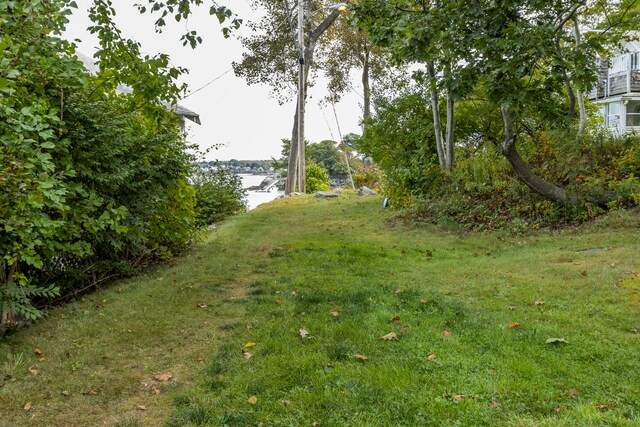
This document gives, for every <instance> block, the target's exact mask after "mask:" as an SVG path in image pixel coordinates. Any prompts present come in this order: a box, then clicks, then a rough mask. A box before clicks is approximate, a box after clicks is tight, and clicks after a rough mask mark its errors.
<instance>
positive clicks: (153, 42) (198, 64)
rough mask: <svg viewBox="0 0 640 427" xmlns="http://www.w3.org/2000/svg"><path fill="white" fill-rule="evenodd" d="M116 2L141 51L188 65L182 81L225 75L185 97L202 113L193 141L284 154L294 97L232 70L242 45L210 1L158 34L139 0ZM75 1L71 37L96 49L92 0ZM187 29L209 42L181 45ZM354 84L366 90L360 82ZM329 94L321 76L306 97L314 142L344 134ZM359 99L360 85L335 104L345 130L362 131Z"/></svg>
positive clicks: (253, 15)
mask: <svg viewBox="0 0 640 427" xmlns="http://www.w3.org/2000/svg"><path fill="white" fill-rule="evenodd" d="M113 3H114V6H115V8H116V11H117V15H116V22H117V24H118V26H119V27H120V29H121V30H122V32H123V35H124V36H125V37H128V38H132V39H135V40H137V41H138V42H140V43H141V44H142V49H143V52H145V53H148V54H156V53H167V54H169V55H170V56H171V60H172V63H173V64H174V65H177V66H181V67H184V68H187V69H189V70H190V73H189V75H187V76H186V78H185V79H184V80H185V81H186V83H187V84H188V85H189V89H190V90H191V91H195V90H196V89H198V88H200V87H202V86H204V85H206V84H207V83H208V82H210V81H212V80H213V79H215V78H217V77H220V76H222V77H220V78H219V79H218V80H216V81H215V82H213V83H211V84H210V85H209V86H207V87H206V88H204V89H202V90H201V91H199V92H197V93H194V94H193V95H192V96H190V97H188V98H187V99H184V100H183V101H181V102H180V104H182V105H184V106H185V107H187V108H189V109H191V110H193V111H195V112H197V113H199V114H200V118H201V120H202V126H198V125H196V124H192V125H191V126H190V129H189V140H190V141H192V142H195V143H197V144H198V145H199V146H200V148H201V149H206V148H208V147H211V146H213V145H215V144H224V146H223V147H221V148H219V149H217V150H212V151H211V152H210V153H209V154H208V155H207V159H208V160H214V159H219V160H229V159H239V160H260V159H269V158H271V157H275V158H278V157H280V150H281V145H282V143H281V139H282V138H290V137H291V128H292V125H293V114H294V112H295V102H291V103H288V104H285V105H279V104H278V102H277V101H276V100H275V99H272V98H270V97H269V88H268V87H266V86H257V85H253V86H249V85H247V84H246V83H245V81H244V79H242V78H239V77H236V76H235V75H234V73H233V71H230V70H231V63H232V62H233V61H239V60H240V59H241V54H242V46H241V44H240V42H239V41H238V40H236V39H235V38H233V36H232V37H231V38H230V39H225V38H224V37H223V36H222V33H221V31H220V25H219V24H218V20H217V19H216V18H215V17H211V16H209V14H208V7H202V8H199V9H197V10H196V11H195V13H193V14H192V16H191V18H190V19H189V21H188V22H186V23H185V22H184V21H182V22H175V20H173V19H172V20H171V21H168V25H167V27H165V29H164V30H163V33H162V34H157V33H156V32H155V30H154V26H153V22H154V17H153V16H150V15H149V14H147V15H140V14H139V13H138V12H137V10H136V9H135V8H134V7H133V4H134V3H136V2H128V1H124V0H116V1H114V2H113ZM229 3H230V5H231V7H232V8H233V11H234V12H235V13H236V14H237V15H239V16H240V17H241V18H243V19H244V20H245V21H247V20H257V19H258V18H259V16H260V11H253V10H251V8H250V7H249V3H248V1H247V0H245V1H235V2H229ZM77 4H78V10H77V11H76V12H75V13H74V15H73V16H72V18H71V22H70V24H69V25H68V28H67V32H66V33H65V37H66V38H69V39H76V38H77V39H80V40H82V42H81V43H78V51H80V52H82V53H84V54H85V55H88V56H92V55H93V52H94V51H95V49H96V46H97V44H98V43H97V40H96V39H95V38H94V37H93V36H92V35H91V34H89V33H88V31H86V28H87V27H88V26H89V24H90V22H89V20H88V18H87V12H86V10H87V8H88V7H89V5H90V4H91V0H79V1H77ZM186 28H189V29H190V30H197V31H198V33H199V34H200V35H201V36H202V38H203V39H204V43H203V44H202V45H200V46H199V47H197V48H196V49H195V50H193V49H191V48H190V47H183V46H182V44H181V43H180V36H181V35H182V34H183V33H184V32H185V29H186ZM247 31H248V29H247V28H243V29H241V30H240V34H247ZM225 73H226V74H225ZM356 82H357V79H356ZM356 91H360V93H361V89H360V88H358V87H356ZM323 95H324V94H323V84H321V83H318V84H316V86H315V87H314V88H312V89H311V92H310V96H311V99H309V100H308V101H307V122H306V138H307V139H308V140H309V141H311V142H318V141H321V140H323V139H332V138H331V133H330V130H329V129H331V132H333V136H334V138H333V139H338V130H337V126H336V120H335V117H334V114H333V110H332V109H331V107H330V106H329V107H324V108H323V109H320V107H319V106H318V100H319V99H321V98H322V96H323ZM361 100H362V98H361V97H360V95H359V94H357V93H355V92H354V93H351V94H347V95H346V96H345V98H344V100H343V101H342V102H341V103H340V104H338V105H337V106H336V111H337V114H338V120H339V125H340V130H341V131H342V134H346V133H349V132H354V133H360V126H359V124H358V123H359V118H360V117H361V115H362V112H361V110H362V108H361ZM323 111H324V115H323ZM325 116H326V120H325ZM327 121H328V122H329V123H328V125H327ZM189 123H191V122H189Z"/></svg>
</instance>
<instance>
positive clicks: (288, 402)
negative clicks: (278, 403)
mask: <svg viewBox="0 0 640 427" xmlns="http://www.w3.org/2000/svg"><path fill="white" fill-rule="evenodd" d="M282 404H283V405H285V406H286V405H290V404H291V401H290V400H287V399H284V400H283V401H282Z"/></svg>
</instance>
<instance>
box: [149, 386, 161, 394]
mask: <svg viewBox="0 0 640 427" xmlns="http://www.w3.org/2000/svg"><path fill="white" fill-rule="evenodd" d="M151 390H152V391H153V394H155V395H158V394H160V389H159V388H158V387H156V386H153V387H151Z"/></svg>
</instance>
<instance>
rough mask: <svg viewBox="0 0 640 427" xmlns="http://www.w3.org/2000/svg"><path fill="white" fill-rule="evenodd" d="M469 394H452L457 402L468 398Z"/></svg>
mask: <svg viewBox="0 0 640 427" xmlns="http://www.w3.org/2000/svg"><path fill="white" fill-rule="evenodd" d="M467 397H468V396H467V395H466V394H454V395H453V396H451V398H452V399H453V400H455V401H456V402H459V401H461V400H464V399H466V398H467Z"/></svg>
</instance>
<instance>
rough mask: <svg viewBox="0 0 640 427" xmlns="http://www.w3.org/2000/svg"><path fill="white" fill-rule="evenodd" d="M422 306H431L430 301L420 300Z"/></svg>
mask: <svg viewBox="0 0 640 427" xmlns="http://www.w3.org/2000/svg"><path fill="white" fill-rule="evenodd" d="M420 304H422V305H424V304H429V301H427V300H426V299H421V300H420Z"/></svg>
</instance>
